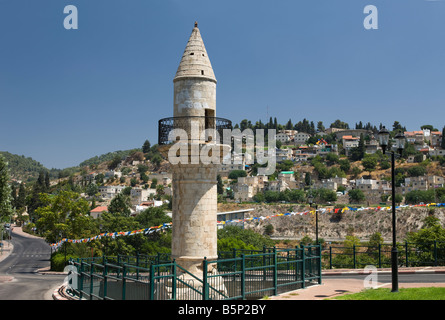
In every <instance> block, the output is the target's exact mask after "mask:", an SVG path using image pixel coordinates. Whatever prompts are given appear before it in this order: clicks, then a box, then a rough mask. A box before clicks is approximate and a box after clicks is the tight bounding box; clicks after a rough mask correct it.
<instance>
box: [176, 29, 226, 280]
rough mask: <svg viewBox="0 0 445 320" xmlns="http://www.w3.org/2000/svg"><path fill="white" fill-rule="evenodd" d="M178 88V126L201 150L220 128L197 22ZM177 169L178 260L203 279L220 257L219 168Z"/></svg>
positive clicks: (213, 80) (213, 82) (191, 165)
mask: <svg viewBox="0 0 445 320" xmlns="http://www.w3.org/2000/svg"><path fill="white" fill-rule="evenodd" d="M173 83H174V101H173V105H174V111H173V112H174V119H175V120H174V121H175V123H176V124H175V127H177V128H181V129H184V130H185V131H186V132H187V133H188V139H189V140H188V144H189V150H191V149H193V148H197V149H195V150H201V149H202V147H203V146H204V145H205V144H206V141H205V139H204V141H203V139H200V138H199V135H197V133H199V134H200V133H201V132H202V131H203V130H204V129H206V128H215V111H216V78H215V75H214V73H213V69H212V65H211V63H210V60H209V57H208V55H207V51H206V49H205V46H204V43H203V41H202V38H201V34H200V32H199V29H198V24H197V23H196V22H195V27H194V28H193V30H192V34H191V36H190V39H189V40H188V42H187V46H186V48H185V50H184V54H183V56H182V59H181V62H180V64H179V67H178V70H177V72H176V75H175V78H174V79H173ZM192 128H194V129H192ZM190 153H191V152H190ZM189 160H191V158H190V157H189ZM190 162H191V163H190ZM171 167H172V173H173V179H172V189H173V197H172V199H173V200H172V201H173V203H172V216H173V218H172V219H173V221H172V224H173V225H172V228H173V235H172V257H173V258H174V259H176V261H177V262H178V264H179V265H180V266H182V267H183V268H185V269H187V270H188V271H189V272H191V273H193V274H195V275H198V276H199V275H200V274H202V261H203V259H204V257H206V258H207V259H214V258H217V216H216V213H217V187H216V176H217V170H218V166H217V165H215V164H207V165H204V164H202V163H201V162H199V163H196V162H195V163H193V161H189V163H187V164H183V163H179V164H175V165H172V166H171ZM209 271H210V270H209Z"/></svg>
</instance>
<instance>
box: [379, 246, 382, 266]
mask: <svg viewBox="0 0 445 320" xmlns="http://www.w3.org/2000/svg"><path fill="white" fill-rule="evenodd" d="M378 248H379V257H378V260H379V268H381V267H382V244H381V243H379V247H378Z"/></svg>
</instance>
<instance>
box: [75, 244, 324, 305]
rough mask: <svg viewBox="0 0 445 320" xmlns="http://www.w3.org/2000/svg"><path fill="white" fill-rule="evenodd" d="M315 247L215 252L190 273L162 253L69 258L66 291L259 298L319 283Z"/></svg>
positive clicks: (104, 296) (89, 295) (118, 296)
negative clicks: (71, 269) (70, 268)
mask: <svg viewBox="0 0 445 320" xmlns="http://www.w3.org/2000/svg"><path fill="white" fill-rule="evenodd" d="M320 253H321V247H320V246H306V247H304V246H302V247H297V248H293V249H276V248H264V249H263V250H262V251H248V252H243V251H242V250H235V251H234V252H230V253H227V252H226V253H220V257H221V258H218V259H215V260H208V259H204V260H203V261H202V270H203V272H202V274H199V275H197V274H191V273H190V272H188V271H187V270H185V269H183V268H182V267H181V266H180V265H178V264H177V263H176V261H174V260H173V261H168V260H167V259H166V258H167V257H159V256H158V257H152V256H142V255H138V256H136V257H123V256H122V257H103V258H99V259H97V258H96V259H92V258H89V259H76V260H73V259H71V260H70V262H69V263H70V265H71V266H73V267H74V272H73V273H75V274H73V275H71V278H75V281H73V282H72V284H71V285H70V290H71V291H72V292H73V293H74V294H76V295H77V296H79V297H80V298H81V299H89V300H97V299H100V300H240V299H259V298H261V297H264V296H273V295H277V294H280V293H282V292H287V291H291V290H296V289H299V288H305V287H306V286H308V285H312V284H315V283H318V284H320V283H321V254H320Z"/></svg>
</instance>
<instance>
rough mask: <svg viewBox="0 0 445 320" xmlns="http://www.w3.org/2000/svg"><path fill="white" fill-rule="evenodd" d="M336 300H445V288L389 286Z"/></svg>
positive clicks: (340, 297) (346, 295)
mask: <svg viewBox="0 0 445 320" xmlns="http://www.w3.org/2000/svg"><path fill="white" fill-rule="evenodd" d="M334 299H335V300H445V288H441V287H428V288H399V292H391V289H389V288H379V289H366V290H363V291H361V292H359V293H352V294H345V295H342V296H339V297H336V298H334Z"/></svg>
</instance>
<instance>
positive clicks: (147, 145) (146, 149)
mask: <svg viewBox="0 0 445 320" xmlns="http://www.w3.org/2000/svg"><path fill="white" fill-rule="evenodd" d="M150 149H151V145H150V141H148V140H145V142H144V144H143V145H142V152H143V153H149V152H150Z"/></svg>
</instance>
